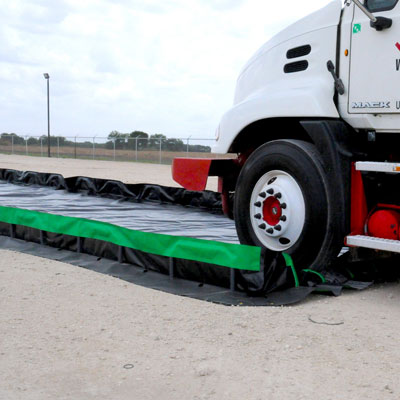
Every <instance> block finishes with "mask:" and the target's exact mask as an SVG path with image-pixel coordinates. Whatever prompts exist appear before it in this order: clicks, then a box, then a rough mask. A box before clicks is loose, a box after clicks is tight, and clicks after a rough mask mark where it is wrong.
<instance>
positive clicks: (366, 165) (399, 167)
mask: <svg viewBox="0 0 400 400" xmlns="http://www.w3.org/2000/svg"><path fill="white" fill-rule="evenodd" d="M356 170H357V171H368V172H388V173H392V174H398V173H400V164H399V163H388V162H372V161H358V162H356Z"/></svg>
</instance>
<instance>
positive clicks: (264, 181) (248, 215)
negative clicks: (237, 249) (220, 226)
mask: <svg viewBox="0 0 400 400" xmlns="http://www.w3.org/2000/svg"><path fill="white" fill-rule="evenodd" d="M324 175H325V173H324V170H323V163H322V160H321V157H320V155H319V153H318V151H317V150H316V148H315V146H313V145H312V144H310V143H307V142H303V141H300V140H278V141H274V142H269V143H267V144H265V145H263V146H261V147H260V148H258V149H257V150H256V151H255V152H254V153H253V154H252V155H251V156H250V157H249V159H248V160H247V162H246V164H245V165H244V167H243V169H242V171H241V173H240V176H239V179H238V182H237V186H236V192H235V202H234V218H235V224H236V229H237V233H238V236H239V240H240V242H241V243H243V244H248V245H256V246H261V247H265V248H267V249H270V250H272V251H284V252H287V253H289V254H290V255H291V256H292V257H293V259H294V261H295V263H296V265H297V266H303V267H306V266H310V265H311V264H312V263H313V261H314V260H315V259H316V257H317V255H318V253H319V250H320V249H321V246H322V243H323V241H324V238H325V234H326V230H327V218H328V202H327V196H326V188H325V184H324V181H325V176H324Z"/></svg>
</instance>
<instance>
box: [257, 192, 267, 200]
mask: <svg viewBox="0 0 400 400" xmlns="http://www.w3.org/2000/svg"><path fill="white" fill-rule="evenodd" d="M259 196H260V197H262V198H263V199H265V198H266V197H267V195H266V194H265V192H261V193H260V194H259Z"/></svg>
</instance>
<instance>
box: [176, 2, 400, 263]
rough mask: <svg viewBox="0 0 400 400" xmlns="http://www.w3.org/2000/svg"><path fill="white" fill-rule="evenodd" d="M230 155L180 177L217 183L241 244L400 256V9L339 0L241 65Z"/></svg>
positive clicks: (318, 256) (225, 128)
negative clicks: (210, 179)
mask: <svg viewBox="0 0 400 400" xmlns="http://www.w3.org/2000/svg"><path fill="white" fill-rule="evenodd" d="M216 139H217V142H216V145H215V146H214V148H213V152H215V153H237V154H238V157H237V158H236V159H232V160H226V159H217V160H215V159H210V160H205V159H200V160H199V159H197V160H196V159H176V160H174V164H173V176H174V179H175V180H176V181H177V182H178V183H180V184H181V185H182V186H184V187H186V188H187V189H190V190H204V189H205V185H206V182H207V177H208V176H219V177H220V179H219V183H220V184H219V190H220V192H221V193H222V198H223V207H224V211H225V213H226V214H227V215H229V216H232V217H233V218H234V219H235V224H236V228H237V233H238V236H239V239H240V241H241V243H243V244H249V245H256V246H261V247H265V248H267V249H270V250H273V251H284V252H287V253H289V254H291V255H292V257H293V258H294V260H295V263H296V264H297V265H299V266H307V267H313V268H314V269H318V268H321V267H323V266H325V265H326V264H329V263H330V262H331V261H332V260H333V259H334V258H335V257H336V256H337V254H338V253H339V251H340V248H341V247H342V246H343V244H344V243H345V244H347V245H348V246H354V247H365V248H371V249H376V250H385V251H392V252H400V240H399V225H400V207H399V205H400V186H399V183H398V179H399V178H400V175H399V173H400V3H399V1H398V0H364V1H363V2H362V1H359V0H347V1H346V2H345V4H344V5H343V4H342V2H341V1H339V0H336V1H332V2H331V3H329V4H328V5H327V6H325V7H324V8H322V9H321V10H319V11H317V12H315V13H313V14H311V15H309V16H308V17H306V18H303V19H302V20H300V21H298V22H296V23H295V24H293V25H291V26H290V27H288V28H287V29H285V30H283V31H282V32H280V33H279V34H278V35H276V36H275V37H273V38H272V39H271V40H270V41H268V42H267V43H266V44H265V45H264V46H262V47H261V49H260V50H259V51H258V52H257V53H256V54H255V55H254V56H253V57H252V58H251V59H250V61H249V62H248V63H247V65H246V66H245V67H244V68H243V70H242V72H241V74H240V76H239V78H238V81H237V87H236V94H235V100H234V105H233V107H232V108H231V109H230V110H229V111H228V112H227V113H226V114H225V115H224V116H223V118H222V120H221V123H220V125H219V127H218V129H217V133H216Z"/></svg>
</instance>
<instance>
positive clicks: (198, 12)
mask: <svg viewBox="0 0 400 400" xmlns="http://www.w3.org/2000/svg"><path fill="white" fill-rule="evenodd" d="M328 3H329V1H328V0H307V1H304V2H300V1H298V0H286V1H284V0H280V1H272V0H263V1H261V0H12V1H9V0H0V6H1V13H0V133H2V132H7V133H11V132H14V133H17V134H19V135H35V136H36V135H42V134H47V92H46V90H47V89H46V80H45V79H44V77H43V73H45V72H47V73H49V74H50V112H51V133H52V134H53V135H62V136H94V135H97V136H99V137H101V136H107V135H108V134H109V133H110V132H111V131H113V130H117V131H119V132H124V133H129V132H132V131H134V130H141V131H145V132H147V133H149V134H155V133H162V134H164V135H166V136H168V137H179V138H187V137H189V136H191V137H193V138H213V137H214V132H215V129H216V127H217V125H218V123H219V120H220V118H221V116H222V115H223V113H224V112H225V111H227V110H228V109H229V108H230V107H231V105H232V101H233V94H234V90H235V82H236V79H237V76H238V74H239V72H240V70H241V69H242V67H243V66H244V64H245V63H246V61H247V60H248V59H249V58H250V57H251V56H252V54H253V53H254V52H255V51H256V50H257V49H258V48H259V47H260V46H261V45H262V44H263V43H265V42H266V41H267V40H268V39H269V38H271V37H272V36H273V35H274V34H276V33H278V32H279V31H280V30H282V29H283V28H285V27H286V26H288V25H289V24H291V23H293V22H295V21H296V20H298V19H300V18H301V17H303V16H305V15H307V14H309V13H311V12H313V11H315V10H317V9H319V8H321V7H323V6H324V5H325V4H328Z"/></svg>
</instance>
